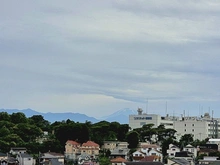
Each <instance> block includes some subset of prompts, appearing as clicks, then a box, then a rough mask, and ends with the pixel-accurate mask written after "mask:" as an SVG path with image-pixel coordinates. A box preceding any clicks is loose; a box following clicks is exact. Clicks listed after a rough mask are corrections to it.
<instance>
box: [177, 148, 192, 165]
mask: <svg viewBox="0 0 220 165" xmlns="http://www.w3.org/2000/svg"><path fill="white" fill-rule="evenodd" d="M175 159H185V160H187V161H188V162H189V163H190V165H194V164H195V159H194V156H193V153H191V152H188V151H180V152H176V154H175Z"/></svg>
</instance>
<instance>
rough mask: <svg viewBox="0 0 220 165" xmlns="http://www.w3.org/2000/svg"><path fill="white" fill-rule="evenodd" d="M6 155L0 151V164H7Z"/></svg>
mask: <svg viewBox="0 0 220 165" xmlns="http://www.w3.org/2000/svg"><path fill="white" fill-rule="evenodd" d="M7 159H8V155H7V154H5V153H2V152H0V164H1V165H6V164H7Z"/></svg>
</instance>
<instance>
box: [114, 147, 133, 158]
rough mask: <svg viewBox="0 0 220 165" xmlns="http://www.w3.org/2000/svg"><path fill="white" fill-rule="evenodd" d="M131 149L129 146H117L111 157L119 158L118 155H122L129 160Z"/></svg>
mask: <svg viewBox="0 0 220 165" xmlns="http://www.w3.org/2000/svg"><path fill="white" fill-rule="evenodd" d="M129 151H130V149H128V148H124V149H121V148H116V149H114V150H113V151H112V152H111V155H110V157H111V159H113V158H117V157H122V158H124V159H126V160H128V159H129Z"/></svg>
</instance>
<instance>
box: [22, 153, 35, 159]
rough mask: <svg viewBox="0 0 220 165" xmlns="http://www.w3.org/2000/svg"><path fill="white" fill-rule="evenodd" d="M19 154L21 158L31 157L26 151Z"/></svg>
mask: <svg viewBox="0 0 220 165" xmlns="http://www.w3.org/2000/svg"><path fill="white" fill-rule="evenodd" d="M20 155H21V157H22V158H32V156H31V155H29V154H27V153H21V154H20Z"/></svg>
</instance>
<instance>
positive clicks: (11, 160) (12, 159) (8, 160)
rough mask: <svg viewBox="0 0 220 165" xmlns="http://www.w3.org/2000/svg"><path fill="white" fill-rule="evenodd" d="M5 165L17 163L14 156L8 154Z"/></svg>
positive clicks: (16, 164)
mask: <svg viewBox="0 0 220 165" xmlns="http://www.w3.org/2000/svg"><path fill="white" fill-rule="evenodd" d="M7 165H19V162H18V160H17V159H16V158H14V157H10V156H9V157H8V159H7Z"/></svg>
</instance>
